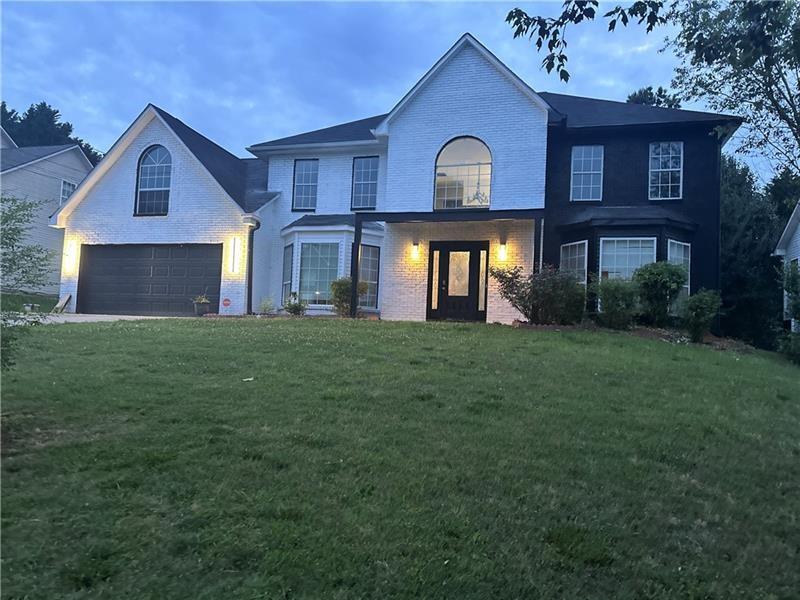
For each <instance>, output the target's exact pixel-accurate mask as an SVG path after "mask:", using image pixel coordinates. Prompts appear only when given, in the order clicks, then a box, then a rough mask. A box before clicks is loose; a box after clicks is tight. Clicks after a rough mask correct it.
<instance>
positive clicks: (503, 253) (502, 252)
mask: <svg viewBox="0 0 800 600" xmlns="http://www.w3.org/2000/svg"><path fill="white" fill-rule="evenodd" d="M497 258H498V260H500V261H501V262H505V261H506V260H508V244H506V243H505V242H503V243H502V244H500V247H499V248H498V249H497Z"/></svg>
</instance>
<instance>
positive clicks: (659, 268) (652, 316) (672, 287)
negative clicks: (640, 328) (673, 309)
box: [633, 260, 688, 327]
mask: <svg viewBox="0 0 800 600" xmlns="http://www.w3.org/2000/svg"><path fill="white" fill-rule="evenodd" d="M687 275H688V274H687V272H686V269H685V268H684V267H683V265H675V264H672V263H670V262H667V261H664V260H661V261H658V262H654V263H650V264H647V265H644V266H643V267H639V268H638V269H636V272H635V273H634V274H633V281H635V282H636V283H637V284H638V286H639V301H640V302H641V304H642V316H643V317H644V318H645V320H646V321H648V322H649V323H652V324H653V325H655V326H656V327H664V326H665V325H666V324H667V321H668V320H669V307H670V306H671V305H672V303H673V302H674V300H675V299H676V298H677V297H678V294H679V293H680V291H681V289H682V288H683V286H684V285H686V278H687Z"/></svg>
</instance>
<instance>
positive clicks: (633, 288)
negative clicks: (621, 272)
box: [592, 279, 639, 329]
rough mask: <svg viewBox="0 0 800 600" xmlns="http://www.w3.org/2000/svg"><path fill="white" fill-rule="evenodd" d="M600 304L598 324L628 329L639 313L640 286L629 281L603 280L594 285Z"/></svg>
mask: <svg viewBox="0 0 800 600" xmlns="http://www.w3.org/2000/svg"><path fill="white" fill-rule="evenodd" d="M592 291H593V293H594V294H595V295H596V296H597V300H598V302H599V306H598V312H597V315H596V317H595V318H596V320H597V322H598V323H599V324H600V325H602V326H603V327H610V328H611V329H628V328H630V326H631V325H632V324H633V321H634V319H635V318H636V316H637V314H638V313H639V286H638V285H637V284H636V282H635V281H628V280H627V279H602V280H600V281H595V282H594V283H593V284H592Z"/></svg>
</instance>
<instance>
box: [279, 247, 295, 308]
mask: <svg viewBox="0 0 800 600" xmlns="http://www.w3.org/2000/svg"><path fill="white" fill-rule="evenodd" d="M287 248H291V250H290V251H289V252H290V256H291V258H290V259H289V281H288V283H289V293H288V294H285V295H284V289H285V286H286V283H287V282H286V281H285V280H284V273H283V271H284V269H285V267H286V249H287ZM293 280H294V242H291V243H289V244H286V245H285V246H284V247H283V263H282V265H281V306H285V305H286V301H287V300H288V299H289V297H290V296H291V295H292V283H294V281H293Z"/></svg>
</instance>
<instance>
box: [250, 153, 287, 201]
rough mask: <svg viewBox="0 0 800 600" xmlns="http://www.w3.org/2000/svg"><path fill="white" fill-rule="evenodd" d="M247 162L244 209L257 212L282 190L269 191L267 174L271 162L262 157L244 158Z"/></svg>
mask: <svg viewBox="0 0 800 600" xmlns="http://www.w3.org/2000/svg"><path fill="white" fill-rule="evenodd" d="M242 160H243V162H244V163H245V170H246V173H247V174H246V177H245V187H244V204H245V205H244V209H245V210H246V211H247V212H255V211H257V210H258V209H259V208H261V207H262V206H264V205H265V204H266V203H267V202H269V201H270V200H272V199H273V198H275V197H276V196H278V195H279V194H280V192H269V191H267V174H268V172H269V162H267V161H266V160H261V159H260V158H245V159H242Z"/></svg>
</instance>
